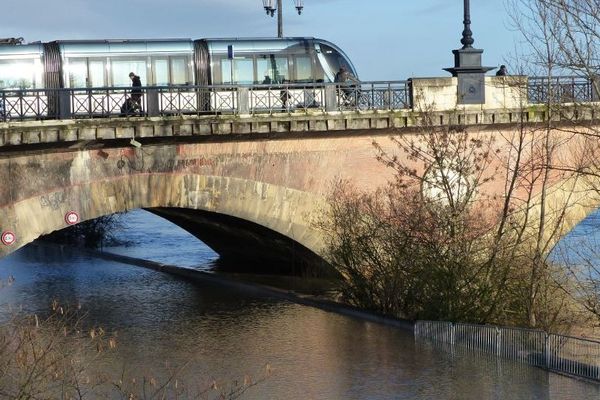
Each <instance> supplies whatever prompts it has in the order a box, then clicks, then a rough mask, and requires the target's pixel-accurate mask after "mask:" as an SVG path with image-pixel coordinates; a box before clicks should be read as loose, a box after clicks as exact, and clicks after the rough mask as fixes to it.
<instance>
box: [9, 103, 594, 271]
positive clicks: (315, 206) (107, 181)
mask: <svg viewBox="0 0 600 400" xmlns="http://www.w3.org/2000/svg"><path fill="white" fill-rule="evenodd" d="M545 112H546V111H545V110H544V109H543V108H539V109H537V108H529V109H527V110H523V109H521V110H510V109H506V108H503V109H496V110H494V109H492V110H489V109H482V108H478V109H477V108H473V109H466V108H465V109H463V110H462V111H461V112H458V113H457V112H455V111H452V112H449V111H439V112H437V114H436V115H435V118H433V120H434V121H437V122H436V123H439V124H440V125H445V124H459V123H460V124H461V125H463V126H464V127H465V129H467V130H468V131H469V132H473V134H477V135H483V136H487V137H490V136H491V137H494V138H506V137H510V136H511V135H513V134H515V133H517V132H519V130H520V129H521V128H522V127H523V125H522V124H520V123H518V122H517V121H520V120H523V121H524V123H525V124H528V125H529V126H533V127H535V126H536V124H539V121H543V120H544V118H545ZM573 115H576V117H577V118H578V119H579V120H582V121H591V120H593V115H592V114H591V111H590V110H585V109H578V110H577V112H571V114H570V117H571V118H570V119H569V120H570V121H571V122H565V123H569V124H571V125H572V124H573V123H572V117H573ZM419 120H420V118H419V115H418V113H415V112H414V111H411V110H401V111H387V112H379V111H374V112H358V113H357V112H353V113H319V114H310V113H302V114H300V115H294V114H282V115H268V116H246V117H243V116H218V115H217V116H208V117H203V116H190V117H184V116H175V117H167V118H150V117H138V118H120V119H106V120H102V119H99V120H67V121H31V122H21V123H5V124H0V138H1V140H2V143H1V144H2V146H0V182H2V184H1V185H0V232H2V244H0V256H4V255H7V254H9V253H11V252H13V251H15V250H17V249H18V248H20V247H22V246H24V245H26V244H27V243H30V242H32V241H34V240H35V239H36V238H38V237H39V236H41V235H44V234H47V233H50V232H52V231H55V230H59V229H63V228H65V227H68V226H69V225H70V224H72V223H77V222H80V221H85V220H88V219H93V218H97V217H99V216H103V215H108V214H112V213H117V212H123V211H127V210H132V209H137V208H145V209H148V210H150V211H152V212H154V213H156V214H158V215H160V216H163V217H165V218H166V219H169V220H171V221H172V222H174V223H176V224H178V225H180V226H181V227H183V228H185V229H187V230H188V231H190V232H192V233H193V234H195V235H196V236H197V237H198V238H199V239H201V240H202V241H203V242H205V243H206V244H208V245H209V246H210V247H212V248H213V249H214V250H215V251H216V252H218V253H219V254H220V255H221V257H222V259H223V260H225V261H227V260H231V261H233V262H235V261H236V260H243V262H244V263H246V264H248V263H254V264H256V265H262V266H270V267H271V269H277V268H279V269H281V270H282V269H284V268H287V267H284V266H290V265H291V267H290V268H292V269H294V268H296V269H298V270H303V271H305V267H306V266H313V267H314V266H315V265H316V266H326V263H323V262H322V259H321V254H322V251H323V241H322V236H321V234H320V233H319V232H318V230H317V228H316V227H315V224H314V222H315V220H316V219H318V218H319V216H320V215H321V213H322V211H323V210H324V208H325V207H326V206H327V205H326V203H325V201H324V200H325V197H326V195H327V194H328V193H329V190H330V188H331V184H332V182H334V181H335V180H336V179H339V178H348V179H351V180H353V181H354V182H355V183H356V184H357V186H358V187H360V188H362V189H365V190H370V189H374V188H376V187H378V186H380V185H383V184H385V183H386V181H387V180H388V179H389V178H390V177H391V175H392V173H393V171H391V170H390V169H389V168H387V167H385V166H384V165H383V164H381V163H380V162H378V161H377V160H376V158H375V155H376V151H375V148H374V147H373V142H374V141H376V142H378V143H379V144H380V145H382V146H383V147H384V148H386V149H387V150H388V151H390V152H393V151H396V150H397V149H395V147H394V145H393V144H392V143H391V141H390V140H389V139H388V137H389V136H391V135H402V136H404V137H407V138H410V137H417V136H418V135H422V134H423V133H424V130H423V127H422V126H420V124H419ZM562 134H563V133H560V132H557V135H562ZM132 139H133V140H132ZM580 145H581V144H580V143H579V144H577V145H574V148H573V149H564V151H562V154H563V156H562V157H563V161H562V162H564V165H569V164H570V163H571V162H572V161H573V159H572V157H573V155H575V154H576V152H575V150H576V149H575V147H577V148H578V146H580ZM572 150H573V151H572ZM505 151H509V149H505ZM573 162H574V161H573ZM568 185H571V186H568ZM554 187H555V189H556V190H554V191H553V194H552V195H551V196H550V198H549V203H552V202H553V201H555V200H556V198H558V197H560V198H564V196H565V193H568V194H569V195H570V196H572V198H573V200H572V201H573V204H577V205H576V206H573V207H570V208H569V210H568V213H569V215H568V216H567V218H566V221H567V222H566V224H565V226H563V227H561V232H562V233H566V232H568V231H569V230H570V229H571V228H572V227H573V226H575V225H576V224H577V223H578V222H579V221H580V220H581V219H582V218H584V217H585V216H586V215H587V213H589V212H590V210H592V209H594V208H595V207H597V206H598V204H599V202H598V201H597V199H596V198H594V199H584V198H583V197H582V196H578V195H576V194H574V193H577V190H576V189H577V188H576V187H575V186H573V185H572V184H571V183H569V182H568V179H564V181H561V179H557V180H556V185H554ZM486 190H488V191H490V192H493V193H497V194H498V195H502V193H503V187H500V186H498V187H492V186H490V187H489V188H487V189H486ZM553 196H554V197H553ZM557 196H558V197H557ZM290 260H291V261H292V262H291V263H290ZM287 272H290V271H289V270H287ZM296 272H297V271H296ZM305 272H306V271H305Z"/></svg>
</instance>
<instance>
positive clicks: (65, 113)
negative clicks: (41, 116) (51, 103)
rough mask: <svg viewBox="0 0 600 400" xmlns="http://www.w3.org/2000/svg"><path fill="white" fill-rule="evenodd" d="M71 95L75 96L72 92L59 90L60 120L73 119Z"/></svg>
mask: <svg viewBox="0 0 600 400" xmlns="http://www.w3.org/2000/svg"><path fill="white" fill-rule="evenodd" d="M71 95H73V96H74V95H75V93H74V92H73V91H70V90H59V92H58V118H59V119H68V118H71Z"/></svg>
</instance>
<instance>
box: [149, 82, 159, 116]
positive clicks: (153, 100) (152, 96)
mask: <svg viewBox="0 0 600 400" xmlns="http://www.w3.org/2000/svg"><path fill="white" fill-rule="evenodd" d="M158 95H159V93H158V89H150V88H149V89H148V90H147V91H146V107H147V110H146V113H147V114H148V116H149V117H157V116H159V115H160V107H159V102H158Z"/></svg>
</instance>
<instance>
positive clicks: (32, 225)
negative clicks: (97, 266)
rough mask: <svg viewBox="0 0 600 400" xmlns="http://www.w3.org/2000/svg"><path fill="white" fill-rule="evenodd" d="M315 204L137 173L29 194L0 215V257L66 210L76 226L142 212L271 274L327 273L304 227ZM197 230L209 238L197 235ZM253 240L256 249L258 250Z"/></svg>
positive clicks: (316, 199)
mask: <svg viewBox="0 0 600 400" xmlns="http://www.w3.org/2000/svg"><path fill="white" fill-rule="evenodd" d="M49 199H50V200H52V201H49ZM323 205H324V199H323V198H322V197H321V196H319V195H317V194H313V193H309V192H305V191H301V190H297V189H291V188H288V187H283V186H278V185H273V184H269V183H265V182H258V181H255V180H249V179H243V178H234V177H223V176H214V175H201V174H193V173H189V174H187V173H174V172H164V173H160V172H154V173H143V172H141V173H136V174H124V175H122V176H114V177H110V178H106V177H105V178H102V179H97V180H85V181H84V182H80V183H77V184H71V185H68V186H65V187H62V188H57V190H54V191H52V192H44V193H36V194H33V195H32V196H30V197H28V198H26V199H24V200H21V201H18V202H15V203H13V204H12V205H11V206H10V207H6V208H5V209H4V210H2V212H3V217H4V216H5V217H4V220H5V221H9V222H10V226H9V227H10V229H12V230H13V231H14V232H15V234H16V237H17V241H16V242H15V243H13V244H12V245H11V246H3V247H1V248H0V257H2V256H5V255H7V254H9V253H12V252H13V251H15V250H17V249H18V248H20V247H22V246H24V245H26V244H27V243H30V242H32V241H33V240H35V239H37V238H38V237H39V236H41V235H45V234H48V233H51V232H53V231H56V230H60V229H63V228H65V227H66V226H68V224H67V223H66V222H65V215H66V213H68V212H69V211H76V212H77V213H78V215H79V217H80V221H85V220H89V219H94V218H98V217H100V216H103V215H108V214H113V213H116V212H125V211H128V210H133V209H137V208H143V209H148V210H150V211H152V212H154V213H155V214H158V215H161V216H164V217H166V219H169V220H171V221H172V222H175V223H176V224H178V225H180V226H183V227H184V228H185V227H187V229H188V230H190V231H191V232H192V233H194V234H195V235H196V236H197V237H199V238H200V239H201V240H202V241H205V242H206V243H207V244H208V245H209V246H210V247H213V248H214V249H215V250H216V251H217V252H218V253H219V252H221V253H222V254H223V255H224V257H225V258H231V259H235V258H236V257H237V258H239V257H242V258H245V257H243V254H244V253H243V252H242V251H240V250H242V249H251V248H253V247H254V251H253V253H254V255H255V257H254V261H255V262H256V263H265V260H267V259H269V261H270V262H269V264H270V265H271V268H272V267H273V266H276V265H280V266H281V263H282V262H283V261H286V260H287V261H288V262H290V260H291V261H292V263H295V264H294V266H293V269H295V271H296V272H298V271H302V270H304V271H311V273H313V272H315V271H319V270H323V271H328V272H331V269H330V268H328V264H327V263H326V262H325V261H324V260H323V259H322V258H321V257H320V254H321V252H322V249H323V240H322V236H321V234H320V233H319V232H318V231H317V230H316V228H315V227H314V226H313V224H312V220H313V218H314V217H315V215H317V214H318V213H319V212H320V211H321V210H322V209H323V208H322V207H323ZM182 210H185V211H182ZM194 219H196V220H197V221H198V222H196V223H194ZM201 227H204V228H205V229H207V230H208V231H209V232H211V233H210V234H208V233H204V234H203V233H202V232H200V231H201ZM211 236H212V238H211ZM218 237H220V238H221V239H222V240H233V241H235V240H238V242H240V240H241V239H240V238H245V239H246V241H244V245H243V246H242V245H239V246H238V247H239V248H238V249H237V251H233V250H234V247H235V244H233V245H232V244H227V245H226V244H223V243H224V242H223V243H220V240H217V239H216V238H218ZM261 241H262V242H263V245H262V246H258V243H259V242H261ZM240 243H241V242H240ZM278 246H282V248H281V249H280V248H278ZM259 256H260V257H259ZM271 256H272V257H271ZM289 257H291V259H290V258H289ZM300 265H305V266H304V267H302V268H301V267H300ZM309 265H310V268H309V267H308V266H309ZM311 268H312V269H311Z"/></svg>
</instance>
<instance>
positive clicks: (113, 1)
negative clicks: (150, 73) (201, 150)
mask: <svg viewBox="0 0 600 400" xmlns="http://www.w3.org/2000/svg"><path fill="white" fill-rule="evenodd" d="M3 3H5V4H4V7H3V11H2V23H1V24H0V37H23V38H24V39H25V41H26V42H33V41H38V40H41V41H51V40H67V39H159V38H192V39H200V38H215V37H269V36H271V37H273V36H276V34H277V21H276V18H271V17H268V16H267V15H266V14H265V12H264V9H263V6H262V0H102V1H94V0H3ZM283 9H284V35H285V36H309V37H318V38H322V39H326V40H329V41H331V42H333V43H335V44H337V45H338V46H339V47H341V48H342V49H343V50H344V51H345V52H346V54H348V56H349V57H350V58H351V60H352V61H353V63H354V66H355V67H356V69H357V72H358V75H359V77H360V78H361V79H362V80H365V81H366V80H404V79H408V78H411V77H444V76H449V74H448V73H447V72H445V71H443V70H442V68H445V67H451V66H453V63H454V61H453V55H452V50H453V49H457V48H460V47H461V44H460V38H461V34H462V28H463V26H462V17H463V1H462V0H417V1H412V0H305V1H304V11H303V13H302V15H300V16H299V15H298V14H297V13H296V9H295V8H294V2H293V0H283ZM471 20H472V24H471V29H472V31H473V37H474V39H475V44H474V47H476V48H480V49H483V50H484V53H483V64H484V65H485V66H491V67H497V66H498V65H500V64H507V65H508V68H509V72H510V64H511V63H510V60H511V59H512V56H511V54H514V51H515V48H516V47H518V43H519V41H520V36H519V34H518V33H517V32H514V31H513V30H512V29H511V27H510V26H511V23H510V18H509V16H508V12H507V10H506V8H505V4H504V0H471Z"/></svg>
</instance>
